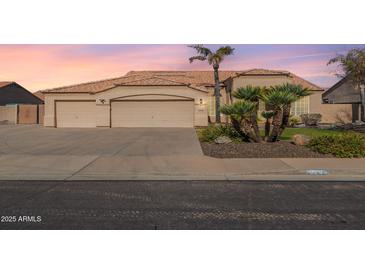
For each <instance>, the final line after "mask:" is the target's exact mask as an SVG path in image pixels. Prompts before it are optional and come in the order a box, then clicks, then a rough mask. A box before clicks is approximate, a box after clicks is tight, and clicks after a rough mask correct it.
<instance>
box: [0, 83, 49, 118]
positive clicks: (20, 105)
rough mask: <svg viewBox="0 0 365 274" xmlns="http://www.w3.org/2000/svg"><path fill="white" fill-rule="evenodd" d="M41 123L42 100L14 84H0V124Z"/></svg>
mask: <svg viewBox="0 0 365 274" xmlns="http://www.w3.org/2000/svg"><path fill="white" fill-rule="evenodd" d="M39 123H40V124H41V123H43V100H42V99H40V98H38V97H37V96H35V95H34V94H33V93H31V92H30V91H28V90H26V89H25V88H24V87H22V86H21V85H19V84H17V83H15V82H0V124H39Z"/></svg>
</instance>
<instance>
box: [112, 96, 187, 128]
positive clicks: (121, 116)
mask: <svg viewBox="0 0 365 274" xmlns="http://www.w3.org/2000/svg"><path fill="white" fill-rule="evenodd" d="M193 121H194V102H193V101H132V102H131V101H129V102H128V101H116V102H113V103H112V127H193V124H194V123H193Z"/></svg>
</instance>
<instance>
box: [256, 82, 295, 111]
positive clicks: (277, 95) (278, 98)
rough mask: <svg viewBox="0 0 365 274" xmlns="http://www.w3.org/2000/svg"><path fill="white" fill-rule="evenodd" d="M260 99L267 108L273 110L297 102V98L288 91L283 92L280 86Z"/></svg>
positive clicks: (273, 88)
mask: <svg viewBox="0 0 365 274" xmlns="http://www.w3.org/2000/svg"><path fill="white" fill-rule="evenodd" d="M262 99H263V101H264V102H265V103H266V104H267V105H268V106H269V107H271V108H274V109H275V108H282V107H283V106H284V105H289V104H291V103H293V102H295V101H296V100H298V97H297V96H296V95H295V94H293V93H291V92H290V91H288V90H283V89H282V87H281V86H275V87H272V88H271V90H270V91H269V92H268V93H267V94H265V95H263V96H262Z"/></svg>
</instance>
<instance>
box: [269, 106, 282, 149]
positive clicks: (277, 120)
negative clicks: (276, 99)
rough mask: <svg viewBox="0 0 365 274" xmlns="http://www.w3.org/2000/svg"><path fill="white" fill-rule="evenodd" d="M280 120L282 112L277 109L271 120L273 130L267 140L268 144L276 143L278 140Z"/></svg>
mask: <svg viewBox="0 0 365 274" xmlns="http://www.w3.org/2000/svg"><path fill="white" fill-rule="evenodd" d="M282 120H283V111H282V110H281V108H278V109H276V113H275V115H274V117H273V119H272V125H273V128H272V131H271V135H270V138H269V139H270V142H276V141H277V140H278V137H279V133H280V126H281V123H282Z"/></svg>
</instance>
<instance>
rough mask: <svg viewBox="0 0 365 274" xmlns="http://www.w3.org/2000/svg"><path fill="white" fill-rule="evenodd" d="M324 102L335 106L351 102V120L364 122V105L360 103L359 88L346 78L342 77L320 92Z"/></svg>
mask: <svg viewBox="0 0 365 274" xmlns="http://www.w3.org/2000/svg"><path fill="white" fill-rule="evenodd" d="M322 100H323V103H324V104H328V105H332V106H336V105H343V104H347V105H348V104H351V106H352V122H356V121H359V120H360V121H363V122H365V113H364V107H363V106H362V104H361V96H360V88H359V87H356V86H355V85H354V84H353V83H351V81H349V80H348V78H343V79H341V80H340V81H338V82H337V83H336V84H334V85H333V86H332V87H331V88H329V89H328V90H326V92H324V93H323V94H322Z"/></svg>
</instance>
